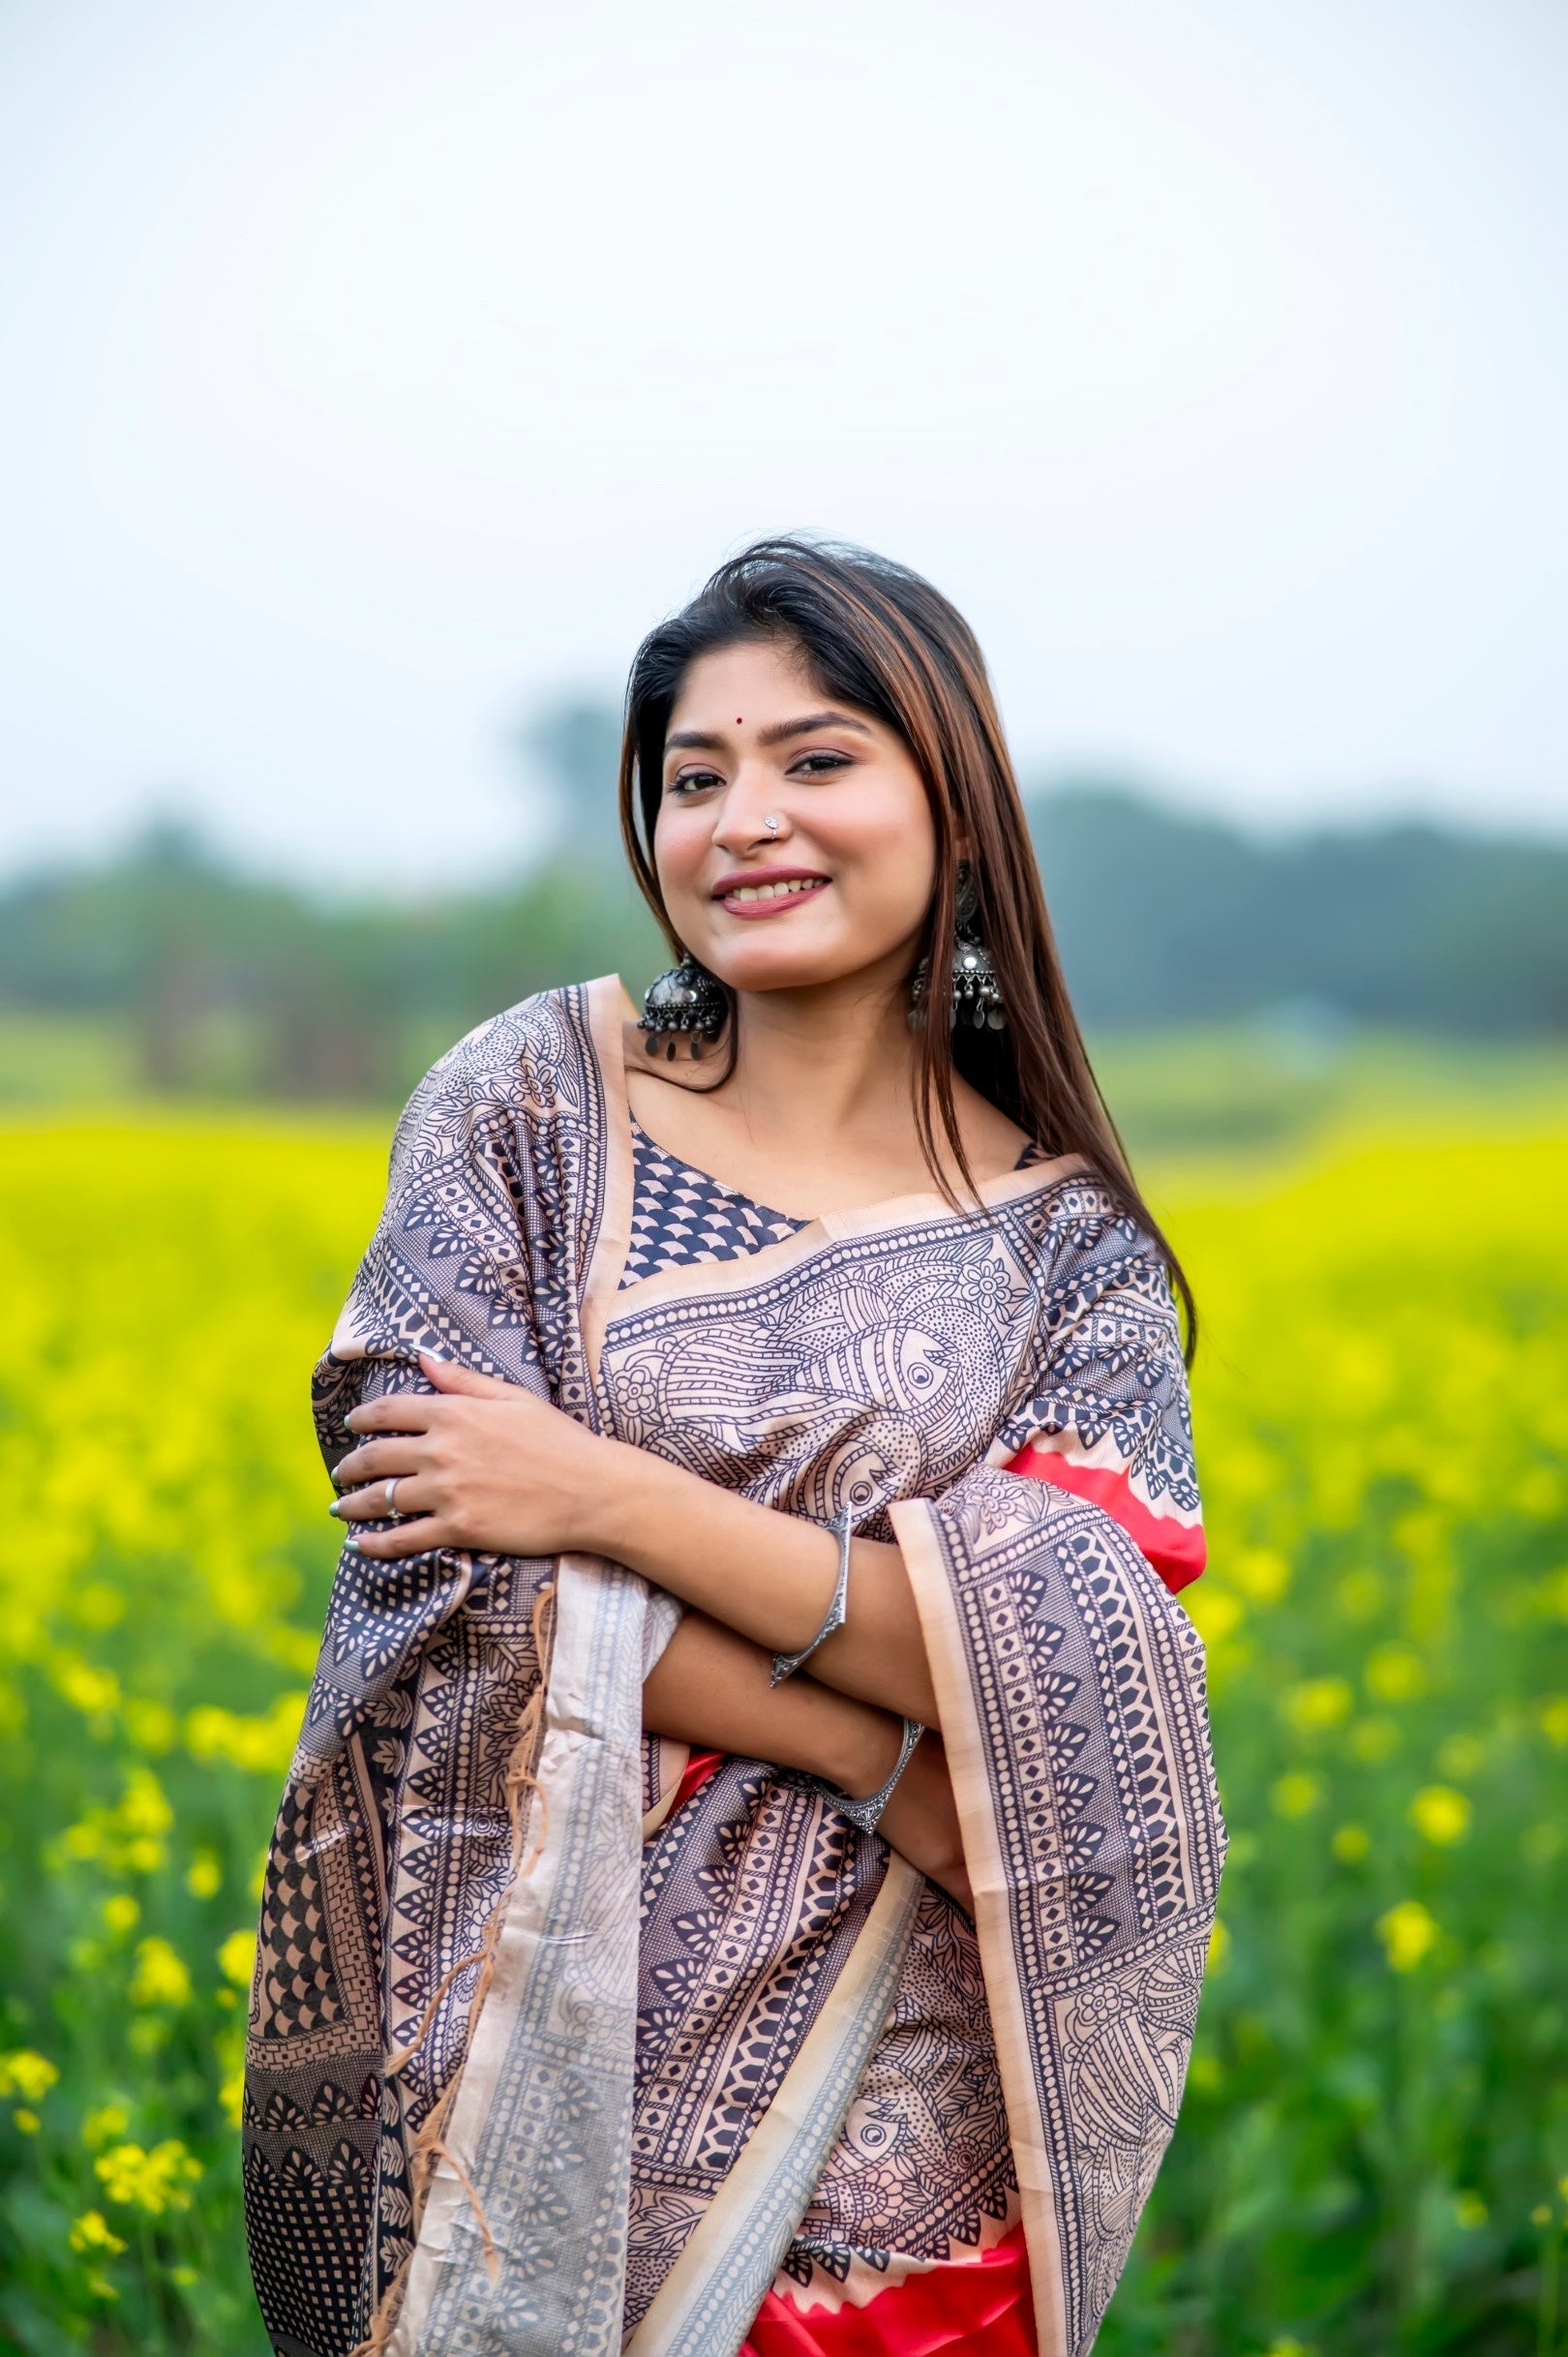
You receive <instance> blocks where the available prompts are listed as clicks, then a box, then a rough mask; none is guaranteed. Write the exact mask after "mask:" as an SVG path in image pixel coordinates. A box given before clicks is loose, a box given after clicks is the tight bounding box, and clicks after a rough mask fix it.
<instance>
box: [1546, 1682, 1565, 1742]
mask: <svg viewBox="0 0 1568 2357" xmlns="http://www.w3.org/2000/svg"><path fill="white" fill-rule="evenodd" d="M1541 1732H1542V1734H1543V1735H1544V1736H1545V1737H1546V1738H1547V1741H1548V1742H1549V1743H1555V1744H1556V1745H1557V1746H1558V1747H1559V1749H1560V1748H1561V1747H1562V1746H1564V1745H1568V1694H1559V1695H1558V1696H1556V1697H1555V1699H1554V1700H1553V1701H1552V1702H1550V1703H1547V1704H1546V1705H1545V1706H1544V1707H1543V1709H1542V1711H1541Z"/></svg>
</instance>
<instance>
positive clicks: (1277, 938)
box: [0, 700, 1568, 1102]
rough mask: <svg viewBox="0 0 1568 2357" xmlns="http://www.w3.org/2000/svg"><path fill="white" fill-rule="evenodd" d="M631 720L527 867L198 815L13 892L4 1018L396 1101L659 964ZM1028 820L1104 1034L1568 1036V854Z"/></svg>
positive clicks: (569, 712)
mask: <svg viewBox="0 0 1568 2357" xmlns="http://www.w3.org/2000/svg"><path fill="white" fill-rule="evenodd" d="M617 739H618V728H617V722H616V716H615V713H614V711H613V710H611V709H610V708H609V707H608V706H604V705H601V704H597V703H594V702H592V701H588V700H579V701H576V702H571V703H566V704H562V705H560V706H558V708H556V709H555V710H552V711H550V712H549V713H547V714H546V715H545V716H544V717H543V719H542V720H541V721H540V722H539V723H538V724H537V725H536V726H535V727H534V728H533V729H532V730H531V731H530V732H529V744H530V749H531V750H532V752H533V754H534V756H535V759H536V762H537V763H538V764H539V765H540V766H541V767H542V768H543V769H544V770H545V771H547V773H548V774H549V776H550V777H551V779H552V783H553V814H554V820H555V826H554V833H553V848H552V849H551V850H550V851H549V853H548V854H547V855H546V856H545V858H544V859H543V860H542V861H541V862H540V863H539V864H537V865H535V866H534V867H533V868H532V869H531V870H529V871H528V873H527V874H525V875H523V876H521V877H512V878H508V879H506V880H504V881H501V882H499V883H498V884H497V885H495V886H494V887H492V888H488V889H483V890H475V891H468V892H465V893H461V894H451V895H448V896H445V897H437V898H433V899H430V900H427V901H424V902H421V903H418V904H416V905H410V906H388V905H387V904H386V903H385V902H384V901H377V902H376V903H369V902H360V903H356V904H353V905H349V906H334V905H329V904H327V903H326V902H324V901H320V900H317V899H315V898H313V897H312V896H311V895H310V894H308V893H307V892H305V891H298V890H294V889H290V888H288V887H286V886H284V885H280V884H277V883H269V882H261V881H258V880H256V879H254V878H250V877H247V876H246V875H245V874H244V873H243V872H241V871H239V870H237V869H236V868H234V867H232V866H231V865H228V864H226V862H225V861H222V860H220V859H219V858H218V857H217V856H216V855H215V854H214V853H213V852H212V851H211V850H210V849H209V848H208V847H206V846H205V845H204V844H203V843H202V842H201V841H200V839H199V838H198V837H197V836H196V835H194V834H193V833H192V832H191V831H189V830H186V829H183V828H180V827H176V826H173V825H169V824H163V825H157V826H154V827H152V828H150V829H149V831H147V832H146V833H145V834H144V835H143V836H142V838H141V839H140V841H139V842H137V843H136V845H135V846H134V847H133V848H132V849H131V850H130V851H128V852H126V853H124V854H123V855H121V856H119V857H117V858H116V859H114V860H112V861H109V862H108V863H106V864H105V865H102V866H98V867H90V868H72V869H59V870H56V871H52V872H43V873H33V874H31V875H26V876H22V877H18V878H16V879H14V880H13V881H11V882H10V883H9V884H7V885H4V886H0V1023H4V1021H5V1020H6V1019H7V1018H8V1017H9V1018H10V1019H11V1020H13V1021H14V1022H15V1021H17V1020H21V1021H24V1022H25V1021H26V1020H27V1019H28V1018H38V1017H49V1018H55V1019H60V1018H73V1017H75V1018H77V1019H78V1020H80V1021H83V1022H89V1021H97V1022H99V1023H101V1024H104V1025H108V1026H112V1027H113V1029H114V1031H115V1034H116V1036H117V1039H118V1041H119V1042H120V1043H121V1045H122V1050H123V1053H124V1055H125V1056H126V1057H127V1058H128V1059H129V1069H128V1070H127V1071H126V1072H125V1073H124V1079H125V1084H126V1085H127V1086H128V1087H144V1088H148V1089H152V1090H155V1091H157V1092H159V1093H166V1092H180V1091H200V1092H203V1093H209V1094H210V1093H223V1094H254V1095H258V1096H265V1097H276V1098H286V1099H313V1098H314V1099H330V1100H336V1101H340V1102H341V1101H345V1100H354V1099H367V1100H370V1099H380V1098H389V1097H396V1096H398V1095H400V1094H401V1093H402V1092H403V1091H404V1090H405V1089H406V1088H407V1086H408V1085H409V1083H410V1082H411V1080H412V1079H413V1078H414V1077H415V1076H416V1075H417V1073H419V1072H420V1071H421V1070H423V1069H424V1067H425V1065H426V1064H428V1063H429V1062H430V1060H431V1059H432V1057H433V1056H434V1055H436V1054H437V1053H438V1052H439V1050H440V1049H441V1048H442V1047H443V1046H445V1045H448V1044H449V1043H451V1041H452V1040H454V1039H455V1038H457V1037H458V1036H459V1034H460V1033H462V1032H463V1031H465V1030H467V1028H468V1026H469V1025H470V1024H472V1023H474V1022H477V1021H479V1020H480V1019H481V1018H482V1017H483V1016H484V1015H486V1014H488V1013H490V1012H494V1011H495V1010H496V1009H498V1008H499V1007H503V1006H506V1005H509V1004H510V1003H511V1002H512V1001H513V1000H515V999H518V998H521V997H523V996H524V995H526V994H527V993H528V991H531V990H535V989H538V988H540V987H542V986H544V985H546V984H548V983H552V982H562V981H567V980H571V979H575V978H581V977H585V976H588V975H591V974H598V973H603V972H605V971H607V970H610V969H613V968H618V970H619V971H620V973H621V974H622V975H623V976H624V977H625V979H626V982H627V983H628V985H629V986H630V987H632V988H633V989H634V990H635V989H640V988H641V986H642V985H643V983H644V982H646V981H647V980H648V977H649V976H650V975H651V974H652V973H653V972H654V971H655V970H656V968H657V967H658V965H660V964H661V963H662V962H663V956H662V949H661V944H660V941H659V937H658V935H657V932H656V930H655V928H654V926H653V924H652V922H651V921H650V920H649V918H648V914H647V912H646V911H645V910H644V909H643V907H642V904H641V902H640V901H639V900H638V898H637V896H636V894H635V893H634V892H633V891H632V889H631V886H630V884H629V882H628V880H627V878H626V876H625V872H624V865H623V861H622V859H621V854H620V846H619V837H618V828H617V823H616V814H615V802H614V775H615V758H616V745H617ZM1030 816H1031V823H1032V825H1033V827H1034V831H1035V836H1036V842H1037V846H1038V849H1039V853H1040V863H1041V868H1042V871H1043V874H1044V878H1045V886H1046V892H1047V896H1048V899H1049V902H1050V906H1051V910H1052V915H1053V918H1054V921H1055V924H1056V927H1057V932H1058V936H1059V939H1060V942H1061V947H1062V952H1063V957H1064V961H1065V963H1066V966H1067V971H1068V975H1069V978H1070V982H1071V985H1072V988H1073V991H1074V994H1075V997H1076V1000H1077V1004H1078V1007H1079V1009H1080V1012H1082V1014H1083V1017H1084V1019H1085V1022H1086V1023H1087V1024H1088V1025H1089V1026H1090V1028H1091V1029H1093V1030H1096V1031H1100V1032H1104V1031H1107V1030H1112V1029H1131V1028H1138V1029H1148V1028H1151V1027H1154V1028H1158V1027H1161V1026H1173V1025H1177V1024H1191V1023H1193V1022H1216V1021H1226V1020H1237V1019H1246V1018H1255V1017H1259V1016H1265V1015H1267V1014H1269V1013H1270V1012H1272V1011H1274V1010H1277V1009H1281V1008H1292V1007H1295V1008H1300V1007H1303V1006H1305V1007H1308V1008H1311V1009H1312V1010H1315V1011H1317V1012H1319V1013H1320V1014H1321V1015H1323V1016H1325V1017H1326V1018H1327V1019H1329V1020H1335V1019H1341V1020H1348V1021H1361V1022H1370V1023H1380V1024H1391V1025H1400V1026H1406V1027H1412V1028H1416V1029H1425V1030H1430V1031H1434V1032H1443V1033H1448V1034H1460V1035H1467V1036H1469V1037H1472V1038H1476V1039H1487V1038H1493V1039H1503V1038H1510V1037H1511V1038H1522V1037H1525V1036H1529V1035H1535V1036H1537V1037H1540V1036H1553V1035H1554V1036H1556V1037H1558V1038H1560V1037H1561V1036H1562V1035H1563V1033H1564V1032H1565V1031H1568V922H1565V915H1568V846H1556V845H1553V844H1549V843H1545V842H1532V841H1527V840H1523V839H1520V840H1513V839H1508V838H1504V837H1483V836H1480V835H1472V834H1462V833H1459V832H1457V831H1451V830H1446V829H1443V828H1439V827H1435V826H1429V825H1416V824H1400V825H1388V826H1382V827H1377V828H1368V829H1363V830H1356V831H1350V830H1335V831H1314V832H1311V833H1306V834H1301V835H1297V836H1295V837H1293V838H1290V839H1285V840H1281V841H1271V840H1264V839H1262V838H1258V837H1253V836H1251V835H1248V834H1246V833H1244V832H1242V831H1240V830H1239V829H1236V828H1234V827H1231V826H1227V825H1226V824H1224V823H1223V822H1221V821H1219V820H1216V819H1211V818H1199V817H1194V816H1191V815H1188V814H1185V813H1181V812H1178V811H1176V810H1174V809H1172V808H1170V807H1168V806H1165V805H1162V804H1161V803H1159V802H1157V801H1154V800H1152V799H1150V798H1148V797H1146V796H1143V795H1140V794H1137V793H1134V792H1131V791H1130V790H1128V789H1127V788H1126V787H1125V786H1121V785H1118V784H1116V783H1114V782H1107V781H1103V780H1094V779H1080V780H1075V781H1073V780H1067V781H1058V782H1057V783H1056V784H1055V785H1054V786H1052V787H1051V788H1049V789H1048V790H1040V791H1039V792H1036V793H1034V794H1032V795H1031V797H1030Z"/></svg>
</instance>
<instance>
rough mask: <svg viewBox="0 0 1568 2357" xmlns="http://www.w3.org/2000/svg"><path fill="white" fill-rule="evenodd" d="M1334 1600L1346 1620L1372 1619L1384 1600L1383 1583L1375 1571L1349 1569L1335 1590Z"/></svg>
mask: <svg viewBox="0 0 1568 2357" xmlns="http://www.w3.org/2000/svg"><path fill="white" fill-rule="evenodd" d="M1334 1601H1335V1603H1336V1604H1337V1605H1338V1606H1339V1608H1340V1611H1341V1613H1342V1615H1343V1617H1344V1618H1345V1619H1346V1620H1354V1621H1358V1622H1359V1621H1364V1620H1371V1619H1372V1618H1373V1617H1375V1615H1376V1612H1377V1608H1378V1606H1379V1605H1380V1604H1381V1603H1382V1601H1383V1586H1382V1583H1381V1581H1380V1580H1379V1579H1378V1578H1377V1575H1376V1573H1375V1572H1371V1571H1347V1572H1346V1573H1345V1575H1344V1578H1343V1579H1342V1581H1341V1582H1340V1584H1339V1586H1338V1587H1336V1589H1335V1590H1334Z"/></svg>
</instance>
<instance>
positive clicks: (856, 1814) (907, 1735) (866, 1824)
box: [811, 1719, 925, 1833]
mask: <svg viewBox="0 0 1568 2357" xmlns="http://www.w3.org/2000/svg"><path fill="white" fill-rule="evenodd" d="M924 1733H925V1729H924V1728H923V1727H922V1726H921V1725H920V1720H919V1719H906V1720H905V1721H904V1744H903V1749H902V1750H901V1751H900V1752H899V1754H898V1759H897V1762H896V1764H895V1765H894V1768H893V1771H892V1774H891V1775H890V1777H889V1778H888V1781H887V1783H886V1784H884V1785H883V1786H882V1787H881V1788H880V1790H879V1791H877V1792H874V1793H867V1795H866V1797H865V1798H864V1799H863V1800H856V1799H854V1798H851V1796H850V1795H849V1794H848V1793H841V1792H840V1791H839V1790H838V1788H837V1786H836V1785H832V1784H828V1783H826V1782H825V1781H824V1780H823V1778H822V1777H821V1776H813V1777H812V1779H811V1781H812V1783H813V1784H814V1785H815V1786H816V1788H817V1790H818V1792H819V1793H821V1794H822V1796H823V1798H824V1799H826V1800H830V1801H831V1802H832V1805H833V1807H834V1808H835V1809H836V1810H837V1811H838V1813H839V1815H840V1816H841V1817H847V1818H848V1819H849V1821H850V1823H851V1825H858V1826H859V1828H860V1830H861V1832H862V1833H874V1832H875V1831H876V1829H877V1820H878V1819H879V1818H880V1817H881V1815H882V1812H883V1810H884V1809H885V1808H886V1807H887V1805H888V1803H889V1801H890V1799H891V1798H892V1796H893V1786H894V1785H895V1784H896V1783H897V1782H898V1779H899V1777H900V1776H901V1775H902V1774H903V1772H904V1770H905V1768H907V1767H908V1766H909V1764H910V1762H911V1760H912V1759H913V1758H914V1757H915V1746H916V1744H917V1743H918V1742H919V1741H920V1738H921V1736H922V1735H923V1734H924Z"/></svg>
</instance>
